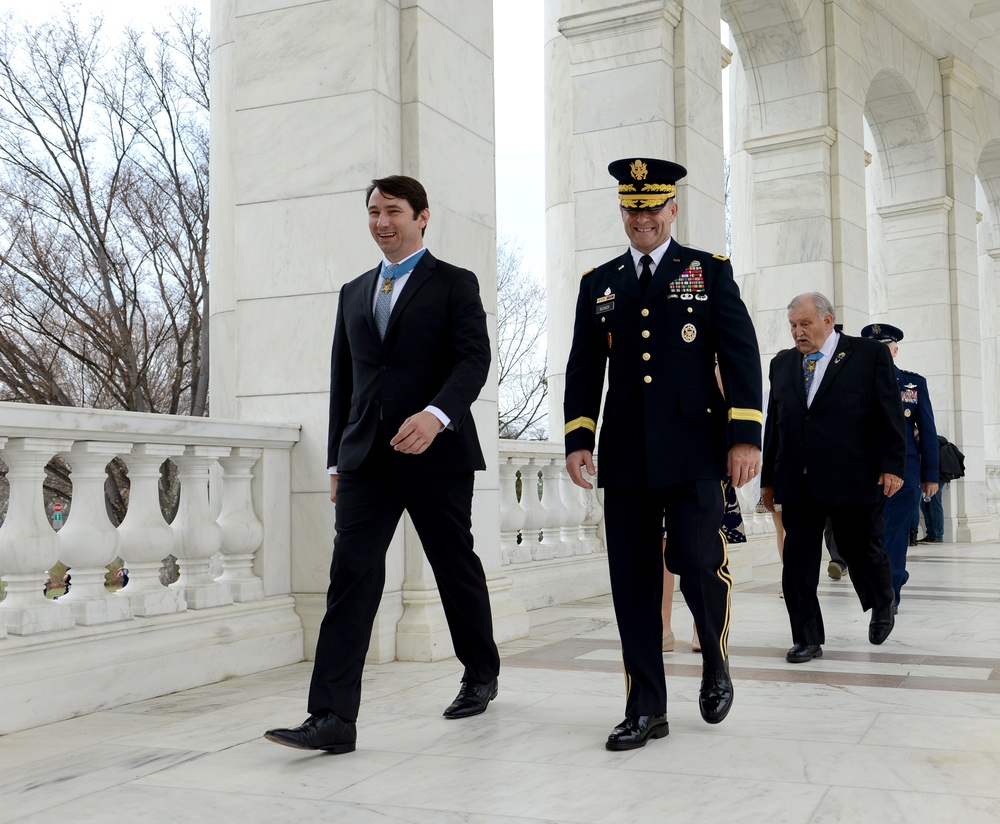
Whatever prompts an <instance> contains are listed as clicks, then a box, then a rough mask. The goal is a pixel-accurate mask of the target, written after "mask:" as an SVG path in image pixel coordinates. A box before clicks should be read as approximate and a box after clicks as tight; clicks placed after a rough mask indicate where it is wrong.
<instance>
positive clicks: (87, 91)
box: [0, 8, 209, 415]
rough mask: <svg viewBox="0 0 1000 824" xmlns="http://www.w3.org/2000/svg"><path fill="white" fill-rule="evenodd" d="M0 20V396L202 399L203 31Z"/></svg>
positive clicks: (124, 402) (193, 18) (186, 407)
mask: <svg viewBox="0 0 1000 824" xmlns="http://www.w3.org/2000/svg"><path fill="white" fill-rule="evenodd" d="M0 26H2V31H0V399H3V400H18V401H27V402H32V403H45V404H57V405H73V406H86V407H96V408H109V409H126V410H132V411H138V412H167V413H175V414H190V415H204V414H206V413H207V409H208V357H207V354H208V347H207V323H206V321H207V312H208V103H209V100H208V62H209V40H208V33H207V31H206V30H205V28H204V27H203V26H202V25H201V22H200V19H199V16H198V14H197V13H196V12H195V11H193V10H181V11H179V12H177V13H176V16H175V18H174V19H173V25H172V27H170V28H167V29H164V30H158V31H155V32H153V33H152V34H143V33H141V32H137V31H131V30H129V31H126V32H125V33H124V36H122V37H119V38H117V39H114V41H112V38H111V37H109V36H107V35H105V33H104V30H103V24H102V21H101V19H100V18H95V19H90V20H88V21H86V22H84V21H82V20H81V19H80V18H79V17H78V16H77V13H76V12H74V11H72V10H70V9H68V8H67V9H66V10H64V12H63V14H62V16H61V17H59V18H56V19H54V20H50V21H47V22H44V23H41V24H39V25H37V26H32V25H26V24H23V23H17V22H15V20H14V19H13V18H12V17H10V16H8V17H7V18H6V19H5V20H4V21H2V24H0Z"/></svg>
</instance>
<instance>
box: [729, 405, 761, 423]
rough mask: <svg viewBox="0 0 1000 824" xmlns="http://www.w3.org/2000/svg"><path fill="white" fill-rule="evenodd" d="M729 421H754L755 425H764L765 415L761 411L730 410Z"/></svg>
mask: <svg viewBox="0 0 1000 824" xmlns="http://www.w3.org/2000/svg"><path fill="white" fill-rule="evenodd" d="M729 420H731V421H753V422H754V423H759V424H763V423H764V413H763V412H761V411H760V410H759V409H738V408H735V407H734V408H733V409H730V410H729Z"/></svg>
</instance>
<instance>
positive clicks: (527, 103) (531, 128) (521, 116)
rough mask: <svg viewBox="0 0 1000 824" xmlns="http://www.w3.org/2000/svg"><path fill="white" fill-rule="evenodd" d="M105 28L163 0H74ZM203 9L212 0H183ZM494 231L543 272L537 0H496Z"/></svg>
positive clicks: (51, 2) (1, 3)
mask: <svg viewBox="0 0 1000 824" xmlns="http://www.w3.org/2000/svg"><path fill="white" fill-rule="evenodd" d="M77 2H78V3H79V5H80V8H81V9H82V10H83V11H84V12H88V13H89V12H93V13H97V12H103V14H104V17H105V21H106V25H107V26H108V28H120V27H122V26H124V25H125V24H127V23H131V24H133V25H136V26H142V25H147V24H148V22H149V21H150V19H154V20H155V19H157V17H159V18H160V19H163V18H162V16H163V15H164V13H165V12H164V10H165V9H167V8H169V7H170V6H171V5H174V4H173V3H170V2H169V1H168V0H77ZM185 4H186V5H193V6H195V7H196V8H199V9H202V10H203V12H204V14H205V17H206V19H207V17H208V10H209V7H210V5H211V3H210V0H188V2H187V3H185ZM61 5H62V3H61V2H60V0H0V13H2V12H6V11H8V10H12V11H14V13H15V14H17V15H19V16H22V17H27V18H29V19H39V18H43V17H46V16H52V15H54V14H56V13H58V10H59V9H60V7H61ZM493 5H494V28H495V37H494V40H495V44H494V60H495V75H496V76H495V94H496V153H497V160H496V165H497V233H498V234H499V235H501V236H506V237H508V238H512V239H514V240H515V241H516V242H517V243H519V244H520V246H521V250H522V253H523V257H524V263H525V267H526V268H528V269H529V270H530V271H531V272H532V273H533V274H534V275H535V276H536V277H537V278H538V279H539V280H542V281H544V277H545V184H544V179H545V160H544V156H545V155H544V141H545V133H544V114H543V112H544V102H543V86H544V83H543V77H542V70H543V69H542V67H543V53H542V48H543V43H542V37H543V11H544V3H542V1H541V0H494V4H493Z"/></svg>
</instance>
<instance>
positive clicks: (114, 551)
mask: <svg viewBox="0 0 1000 824" xmlns="http://www.w3.org/2000/svg"><path fill="white" fill-rule="evenodd" d="M131 448H132V444H123V443H115V442H111V441H77V442H76V443H74V444H73V447H72V449H70V450H69V451H68V452H66V453H64V454H63V457H64V458H65V459H66V460H67V461H68V462H69V464H70V466H71V468H72V471H71V474H70V480H71V481H72V482H73V502H72V504H71V505H70V511H69V514H68V517H67V519H66V525H65V526H64V527H63V528H62V529H60V530H59V545H60V546H59V560H60V561H62V562H63V563H64V564H65V565H66V566H67V567H69V568H70V569H71V570H72V576H73V581H72V584H73V585H72V587H71V588H70V591H69V592H67V593H66V594H65V595H63V596H61V597H60V598H59V605H60V606H61V607H66V608H68V609H69V610H71V611H72V613H73V617H74V619H75V620H76V623H77V624H80V625H81V626H90V625H93V624H109V623H113V622H115V621H127V620H129V619H130V618H131V617H132V609H131V606H130V604H129V601H128V598H118V597H117V593H114V594H112V593H110V592H108V591H107V589H105V587H104V582H105V577H106V576H107V573H108V570H107V565H108V564H110V563H111V562H112V561H114V560H115V558H117V557H118V555H119V552H120V544H121V538H120V536H119V534H118V530H117V529H115V527H114V526H112V524H111V521H110V520H109V518H108V510H107V506H106V504H105V497H104V484H105V481H107V479H108V474H107V465H108V463H109V462H110V461H111V460H112V459H113V458H114V457H115V456H116V455H118V454H119V453H121V452H127V451H128V450H130V449H131Z"/></svg>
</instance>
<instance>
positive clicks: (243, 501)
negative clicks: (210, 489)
mask: <svg viewBox="0 0 1000 824" xmlns="http://www.w3.org/2000/svg"><path fill="white" fill-rule="evenodd" d="M262 454H263V450H262V449H249V448H246V447H236V448H235V449H233V451H232V453H231V454H230V455H229V457H227V458H220V459H219V463H220V464H222V512H221V513H220V514H219V526H220V527H222V569H223V572H222V575H221V576H220V577H218V578H216V579H215V580H216V581H218V582H219V583H220V584H225V585H226V586H228V587H229V591H230V593H232V596H233V600H234V601H238V602H239V603H246V602H248V601H262V600H264V582H263V581H261V580H260V578H258V577H257V576H256V575H254V574H253V560H254V554H255V553H256V552H257V550H258V549H260V545H261V543H262V542H263V540H264V525H263V524H262V523H261V522H260V519H259V518H258V517H257V514H256V513H255V512H254V509H253V496H252V494H251V487H250V484H251V482H252V481H253V466H254V464H255V463H257V461H258V460H259V459H260V456H261V455H262Z"/></svg>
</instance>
